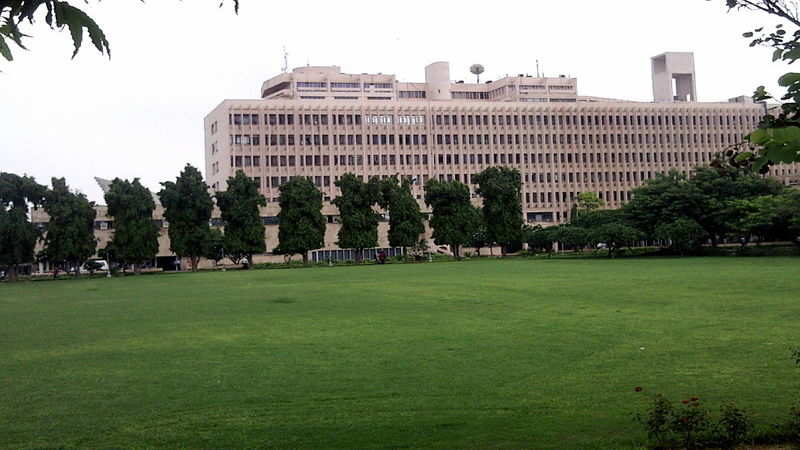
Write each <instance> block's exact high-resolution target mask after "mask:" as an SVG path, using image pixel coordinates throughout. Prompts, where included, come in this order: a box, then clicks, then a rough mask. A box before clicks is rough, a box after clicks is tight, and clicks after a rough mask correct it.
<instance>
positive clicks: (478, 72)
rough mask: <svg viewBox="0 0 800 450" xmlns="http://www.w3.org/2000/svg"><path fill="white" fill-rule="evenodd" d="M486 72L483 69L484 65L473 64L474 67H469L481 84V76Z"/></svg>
mask: <svg viewBox="0 0 800 450" xmlns="http://www.w3.org/2000/svg"><path fill="white" fill-rule="evenodd" d="M484 70H485V69H484V68H483V65H481V64H473V65H471V66H470V67H469V71H470V72H472V74H473V75H475V76H476V77H478V81H477V82H478V83H480V82H481V74H482V73H483V71H484Z"/></svg>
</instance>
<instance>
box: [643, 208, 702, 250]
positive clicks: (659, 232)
mask: <svg viewBox="0 0 800 450" xmlns="http://www.w3.org/2000/svg"><path fill="white" fill-rule="evenodd" d="M707 237H708V233H706V231H705V230H704V229H703V227H701V226H700V224H698V223H697V222H695V221H694V220H692V219H687V218H685V217H680V218H678V219H676V220H674V221H673V222H670V223H663V224H661V225H659V226H657V227H656V230H655V238H656V239H660V240H663V241H669V243H670V248H672V249H673V250H674V251H676V252H677V253H678V254H680V255H681V256H683V255H685V254H686V253H687V252H689V251H691V250H695V249H698V248H700V247H701V246H702V245H703V242H704V241H705V240H706V238H707Z"/></svg>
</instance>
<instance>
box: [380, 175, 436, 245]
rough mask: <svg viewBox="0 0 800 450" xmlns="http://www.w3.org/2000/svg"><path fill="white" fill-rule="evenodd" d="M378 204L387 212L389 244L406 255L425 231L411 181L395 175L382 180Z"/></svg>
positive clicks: (422, 217)
mask: <svg viewBox="0 0 800 450" xmlns="http://www.w3.org/2000/svg"><path fill="white" fill-rule="evenodd" d="M380 206H381V208H383V209H384V210H386V211H388V212H389V245H391V246H392V247H402V248H403V254H404V255H406V254H407V253H408V247H413V246H414V245H416V244H417V242H419V236H420V235H421V234H422V233H423V232H424V231H425V223H424V221H423V220H424V216H423V215H422V212H421V211H420V209H419V203H417V200H416V199H415V198H414V196H413V195H412V194H411V183H410V182H409V181H408V180H407V179H404V180H403V181H402V182H401V181H399V180H398V179H397V177H396V176H391V177H389V178H386V179H384V180H382V181H381V201H380Z"/></svg>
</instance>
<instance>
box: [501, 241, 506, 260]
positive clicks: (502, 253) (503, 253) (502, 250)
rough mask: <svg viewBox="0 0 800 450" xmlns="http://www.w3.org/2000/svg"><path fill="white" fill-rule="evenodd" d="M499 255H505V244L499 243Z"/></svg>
mask: <svg viewBox="0 0 800 450" xmlns="http://www.w3.org/2000/svg"><path fill="white" fill-rule="evenodd" d="M500 256H501V257H503V258H505V257H506V246H505V245H503V244H500Z"/></svg>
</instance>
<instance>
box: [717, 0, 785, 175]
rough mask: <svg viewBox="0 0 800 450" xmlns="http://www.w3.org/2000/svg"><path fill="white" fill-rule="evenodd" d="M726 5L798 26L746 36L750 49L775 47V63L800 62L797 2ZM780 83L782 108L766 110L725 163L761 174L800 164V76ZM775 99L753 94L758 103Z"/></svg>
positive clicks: (754, 0) (760, 91)
mask: <svg viewBox="0 0 800 450" xmlns="http://www.w3.org/2000/svg"><path fill="white" fill-rule="evenodd" d="M725 5H726V6H727V7H728V10H729V11H730V10H750V11H758V12H762V13H765V14H768V15H771V16H776V17H779V18H780V19H782V20H783V21H784V22H788V23H789V24H790V25H793V26H795V27H797V29H796V30H794V31H790V30H787V27H786V25H785V24H784V23H779V24H777V25H775V27H774V29H772V30H771V31H768V30H765V27H763V26H762V27H759V28H756V29H754V30H753V31H748V32H746V33H744V34H743V36H744V37H745V38H747V39H751V41H750V47H755V46H766V47H771V48H773V53H772V61H773V62H774V61H784V62H786V63H787V64H792V63H794V62H795V61H797V60H798V59H800V10H799V9H798V6H799V5H800V4H799V3H798V2H797V1H796V0H725ZM778 84H779V85H780V86H781V87H785V88H786V94H784V95H783V96H782V97H781V98H780V100H781V104H780V107H779V108H776V110H775V113H773V112H770V111H766V114H765V116H764V118H763V119H762V120H761V122H760V123H759V125H758V129H757V130H755V131H754V132H752V133H750V134H749V135H747V136H745V140H744V142H742V143H740V144H738V145H737V146H735V147H733V148H731V149H729V150H727V151H726V152H724V153H723V155H722V156H723V157H724V158H725V160H726V161H725V162H727V163H729V164H730V165H732V166H734V167H749V168H752V169H753V170H756V171H759V172H761V173H766V172H768V171H769V168H770V166H772V165H774V164H781V163H793V162H800V73H796V72H789V73H786V74H784V75H783V76H781V77H780V78H779V79H778ZM772 98H773V96H772V95H771V94H769V93H768V92H767V91H766V89H765V88H764V86H759V87H758V88H757V89H756V90H755V92H754V94H753V100H755V101H756V102H765V101H767V100H769V99H772Z"/></svg>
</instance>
